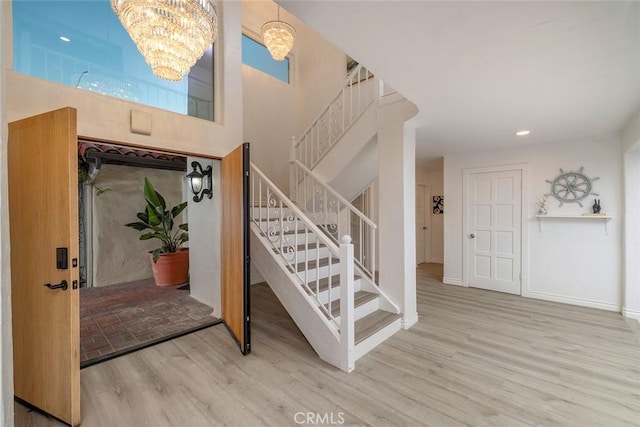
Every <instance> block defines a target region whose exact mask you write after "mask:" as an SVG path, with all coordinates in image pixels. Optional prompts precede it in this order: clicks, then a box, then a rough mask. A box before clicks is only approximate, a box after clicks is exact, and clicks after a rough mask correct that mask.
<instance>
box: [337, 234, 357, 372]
mask: <svg viewBox="0 0 640 427" xmlns="http://www.w3.org/2000/svg"><path fill="white" fill-rule="evenodd" d="M353 274H354V270H353V244H352V243H351V237H350V236H348V235H345V236H343V237H342V240H341V241H340V346H341V352H342V358H341V359H342V363H343V366H342V370H344V371H345V372H351V371H353V369H354V368H355V353H354V346H355V308H354V303H353V295H354V289H353V288H354V284H353Z"/></svg>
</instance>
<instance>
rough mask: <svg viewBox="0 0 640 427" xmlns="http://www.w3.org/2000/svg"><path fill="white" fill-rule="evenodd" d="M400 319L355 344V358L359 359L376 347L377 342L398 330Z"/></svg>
mask: <svg viewBox="0 0 640 427" xmlns="http://www.w3.org/2000/svg"><path fill="white" fill-rule="evenodd" d="M400 322H401V319H397V320H396V321H394V322H393V323H390V324H388V325H387V326H385V327H384V328H382V329H380V330H379V331H377V332H376V333H375V334H373V335H371V336H370V337H369V338H367V339H365V340H364V341H362V342H360V343H358V344H356V346H355V349H354V353H355V358H356V360H358V359H360V358H361V357H362V356H364V355H365V354H367V353H368V352H370V351H371V350H373V349H374V348H376V347H377V346H378V345H379V344H381V343H383V342H384V341H386V340H387V339H388V338H390V337H391V336H392V335H393V334H395V333H396V332H398V331H399V330H400V328H401V323H400Z"/></svg>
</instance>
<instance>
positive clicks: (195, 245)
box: [187, 157, 222, 317]
mask: <svg viewBox="0 0 640 427" xmlns="http://www.w3.org/2000/svg"><path fill="white" fill-rule="evenodd" d="M194 160H195V161H198V162H200V164H201V165H202V169H206V168H207V166H211V167H212V168H213V174H212V177H213V197H212V198H211V199H208V198H207V197H205V198H204V199H202V200H201V201H199V202H194V201H193V196H192V195H190V196H189V197H188V199H187V202H188V208H187V215H188V220H189V283H190V285H191V286H190V287H191V296H192V297H193V298H195V299H197V300H198V301H200V302H202V303H204V304H207V305H208V306H210V307H213V313H212V315H213V316H215V317H220V316H221V310H222V302H221V294H220V290H221V288H220V279H221V268H222V264H221V259H220V255H221V254H220V236H221V228H220V227H221V218H220V216H221V215H222V209H221V207H222V198H221V189H220V161H219V160H209V159H201V158H194V157H188V158H187V165H191V162H192V161H194ZM189 171H191V168H190V166H189Z"/></svg>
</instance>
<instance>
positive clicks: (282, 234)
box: [251, 163, 355, 369]
mask: <svg viewBox="0 0 640 427" xmlns="http://www.w3.org/2000/svg"><path fill="white" fill-rule="evenodd" d="M251 222H252V223H253V224H254V226H255V227H256V228H255V229H254V230H256V231H257V232H258V233H259V234H260V235H261V236H262V237H264V238H265V239H266V240H267V241H268V242H269V246H270V247H271V249H272V250H273V252H274V255H275V256H276V258H277V259H278V260H279V261H280V262H281V263H282V264H283V265H284V266H285V267H286V269H287V270H288V271H289V272H290V273H291V274H293V276H294V277H295V278H296V279H297V281H298V284H299V285H300V286H301V287H302V288H303V289H304V290H305V291H306V293H307V295H309V296H310V297H311V298H312V300H313V303H314V304H313V305H312V306H313V307H315V308H314V309H317V310H319V311H320V314H321V315H323V316H325V317H326V318H327V319H328V320H329V321H330V324H331V325H332V327H333V328H334V330H335V331H336V332H337V334H338V335H339V337H340V342H341V347H342V352H343V354H344V355H345V357H347V356H348V355H351V356H350V357H351V359H350V358H348V357H347V359H345V362H344V363H345V365H346V367H347V368H348V367H349V366H351V369H353V360H352V358H353V347H354V338H353V337H354V324H355V323H354V322H355V320H354V302H353V294H354V273H353V271H354V257H353V245H352V244H351V237H349V236H343V241H342V242H339V243H336V241H334V240H333V239H330V238H329V237H328V236H327V235H326V234H325V233H324V232H322V230H320V228H319V227H318V226H317V225H316V224H315V223H314V222H313V221H312V220H311V219H309V218H308V217H307V216H306V215H305V213H304V212H303V211H302V210H301V209H300V208H299V207H298V206H296V205H295V203H293V202H292V201H291V200H290V199H289V198H288V197H287V196H286V195H285V194H284V193H283V192H282V191H281V190H280V189H279V188H278V187H277V186H276V185H275V184H273V183H272V182H271V181H270V180H269V178H267V177H266V176H265V175H264V174H263V173H262V171H260V169H258V168H257V167H256V165H255V164H253V163H251ZM323 247H325V248H327V250H328V258H327V261H323V259H325V256H324V255H323V256H321V255H320V253H321V250H322V248H323ZM338 263H339V279H338V277H337V276H338V275H336V277H334V274H332V271H331V268H332V266H333V265H337V264H338ZM323 269H328V270H329V272H328V274H326V277H325V278H321V277H320V276H321V275H324V274H322V270H323ZM338 284H340V291H339V294H338V295H336V294H335V293H336V292H338V290H337V289H335V287H336V286H337V285H338ZM325 288H326V289H327V297H326V298H322V297H321V296H320V295H321V292H322V290H323V289H325ZM334 296H335V297H338V298H339V299H338V301H339V304H340V321H338V320H337V319H336V317H335V316H334V315H333V311H332V309H333V306H334V305H335V303H336V302H335V301H334V299H335V298H334ZM349 360H351V361H350V362H349Z"/></svg>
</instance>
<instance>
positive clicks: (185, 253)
mask: <svg viewBox="0 0 640 427" xmlns="http://www.w3.org/2000/svg"><path fill="white" fill-rule="evenodd" d="M143 193H144V199H145V201H146V203H147V204H146V206H145V209H144V210H143V211H142V212H138V213H137V214H136V216H137V217H138V219H139V221H136V222H130V223H129V224H125V225H126V226H127V227H131V228H133V229H136V230H138V231H142V232H144V233H143V234H142V235H140V240H149V239H158V240H160V242H161V243H162V245H161V246H160V247H159V248H156V249H154V250H153V251H150V252H149V258H150V259H151V268H152V270H153V277H154V279H155V281H156V285H157V286H173V285H181V284H183V283H186V282H187V281H188V280H189V249H188V248H182V245H183V244H184V243H185V242H187V241H188V240H189V233H188V231H189V227H188V224H180V225H178V229H177V230H176V231H175V232H174V230H173V229H174V225H175V224H174V222H175V219H176V217H177V216H178V215H180V213H181V212H182V211H183V210H184V209H185V208H186V207H187V202H183V203H180V204H179V205H177V206H174V207H173V208H171V209H168V208H167V204H166V202H165V200H164V197H162V195H161V194H160V193H158V192H157V191H156V190H155V189H154V188H153V185H152V184H151V182H150V181H149V179H148V178H146V177H145V179H144V186H143Z"/></svg>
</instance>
